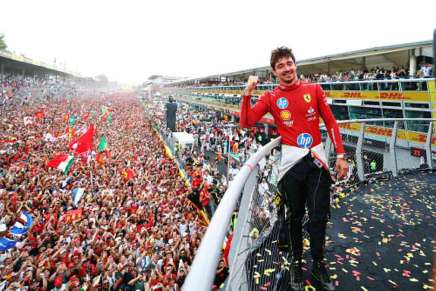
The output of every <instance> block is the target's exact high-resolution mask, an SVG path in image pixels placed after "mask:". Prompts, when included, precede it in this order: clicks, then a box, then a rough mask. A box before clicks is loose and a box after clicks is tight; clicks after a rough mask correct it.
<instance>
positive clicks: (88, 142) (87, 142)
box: [70, 124, 95, 154]
mask: <svg viewBox="0 0 436 291" xmlns="http://www.w3.org/2000/svg"><path fill="white" fill-rule="evenodd" d="M94 134H95V128H94V125H93V124H91V125H90V126H89V127H88V130H87V131H86V132H85V133H84V134H83V135H82V136H81V137H80V138H79V139H78V140H77V141H75V142H72V143H71V144H70V149H72V150H74V152H75V153H76V154H81V153H84V152H87V151H90V150H91V149H92V146H93V141H94Z"/></svg>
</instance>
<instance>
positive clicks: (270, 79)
mask: <svg viewBox="0 0 436 291" xmlns="http://www.w3.org/2000/svg"><path fill="white" fill-rule="evenodd" d="M432 70H433V67H432V64H430V63H422V64H420V65H419V68H418V70H417V71H416V73H415V75H414V76H413V78H430V77H431V76H432ZM411 77H412V76H410V74H409V69H408V68H405V67H404V66H402V67H392V68H384V67H378V66H376V67H374V68H371V69H361V70H347V71H337V72H333V73H326V72H318V73H309V74H301V75H300V79H301V80H305V81H308V82H312V83H323V82H347V81H368V80H393V79H408V78H411ZM245 82H246V80H232V79H223V80H214V81H213V80H212V81H211V80H209V81H202V82H198V83H195V84H193V86H199V87H201V86H244V85H245ZM273 83H275V82H274V76H273V75H272V74H269V75H268V76H267V77H259V84H264V85H266V84H273Z"/></svg>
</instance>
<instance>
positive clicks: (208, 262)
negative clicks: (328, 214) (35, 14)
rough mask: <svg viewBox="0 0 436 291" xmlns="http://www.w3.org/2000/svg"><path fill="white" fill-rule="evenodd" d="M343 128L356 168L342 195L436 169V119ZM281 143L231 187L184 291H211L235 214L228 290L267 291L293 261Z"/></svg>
mask: <svg viewBox="0 0 436 291" xmlns="http://www.w3.org/2000/svg"><path fill="white" fill-rule="evenodd" d="M338 123H339V124H340V127H341V135H342V138H343V141H344V144H345V147H346V153H347V154H346V157H347V160H348V162H349V164H350V171H349V174H348V176H347V178H346V179H345V180H343V181H340V182H337V185H340V186H341V187H342V189H343V190H344V191H342V192H346V191H347V188H351V187H354V186H355V185H358V184H359V183H362V182H371V181H374V180H376V179H389V178H391V177H395V176H397V175H401V174H402V172H404V171H410V170H412V169H423V170H429V169H430V170H434V169H435V168H436V164H435V163H436V161H435V159H436V155H435V153H436V131H435V127H434V125H435V123H436V119H418V118H416V119H367V120H349V121H338ZM407 124H411V125H414V126H415V127H416V129H419V131H412V130H410V127H407V128H409V130H405V129H404V128H406V125H407ZM381 125H383V126H381ZM325 136H326V135H325ZM324 144H325V149H326V154H327V157H328V159H329V161H330V166H331V167H333V164H334V161H335V154H334V153H333V149H332V146H331V142H330V141H329V138H327V137H326V138H325V140H324ZM279 146H280V138H278V139H275V140H273V141H271V142H270V143H268V144H267V145H265V146H264V147H262V148H260V149H259V150H258V151H257V152H256V153H255V154H254V155H253V156H251V157H250V158H249V159H248V161H247V162H246V163H245V164H244V165H243V166H242V168H241V169H240V171H239V173H238V175H237V176H236V177H235V179H234V180H233V181H232V182H231V184H230V185H229V187H228V189H227V191H226V193H225V195H224V197H223V198H222V200H221V202H220V204H219V206H218V208H217V210H216V212H215V214H214V216H213V217H212V220H211V222H210V224H209V227H208V229H207V231H206V234H205V235H204V237H203V240H202V243H201V245H200V248H199V249H198V252H197V255H196V256H195V259H194V262H193V264H192V266H191V271H190V273H189V274H188V277H187V278H186V281H185V284H184V285H183V290H210V289H211V287H212V285H213V282H214V278H215V273H216V269H217V265H218V263H219V261H220V258H221V256H222V247H223V242H224V239H225V237H226V236H227V235H228V231H229V224H230V219H231V217H232V215H233V213H234V211H235V210H237V211H238V218H237V224H236V229H235V230H234V233H233V240H232V245H231V249H230V254H229V258H228V261H229V276H228V278H227V281H226V284H225V290H271V289H270V288H271V286H270V285H268V286H267V284H270V281H271V276H276V275H278V272H279V270H280V269H281V268H284V267H286V266H287V264H288V260H287V255H286V253H285V251H283V250H282V249H281V248H280V243H281V241H280V231H279V230H280V225H281V223H283V221H281V215H280V213H281V211H284V210H283V208H284V207H283V205H282V203H281V202H280V195H279V194H278V192H277V191H276V186H277V175H278V164H279V163H280V151H278V147H279ZM261 181H266V182H267V183H265V182H262V183H261ZM337 185H335V186H337ZM335 186H334V187H335ZM334 187H333V188H334ZM337 197H338V196H337V193H333V195H332V202H334V201H335V200H336V199H337ZM265 286H267V287H265Z"/></svg>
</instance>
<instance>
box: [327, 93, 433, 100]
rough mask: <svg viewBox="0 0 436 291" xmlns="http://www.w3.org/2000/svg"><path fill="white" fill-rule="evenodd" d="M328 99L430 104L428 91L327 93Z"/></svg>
mask: <svg viewBox="0 0 436 291" xmlns="http://www.w3.org/2000/svg"><path fill="white" fill-rule="evenodd" d="M325 92H326V95H327V97H330V98H334V99H359V100H387V101H389V100H394V101H419V102H429V101H430V96H429V93H428V92H427V91H422V92H421V91H404V92H401V91H339V90H332V91H325Z"/></svg>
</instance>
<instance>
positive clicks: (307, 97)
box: [303, 94, 312, 103]
mask: <svg viewBox="0 0 436 291" xmlns="http://www.w3.org/2000/svg"><path fill="white" fill-rule="evenodd" d="M303 98H304V101H306V102H307V103H310V100H312V97H310V94H304V96H303Z"/></svg>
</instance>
